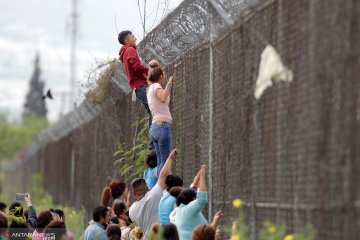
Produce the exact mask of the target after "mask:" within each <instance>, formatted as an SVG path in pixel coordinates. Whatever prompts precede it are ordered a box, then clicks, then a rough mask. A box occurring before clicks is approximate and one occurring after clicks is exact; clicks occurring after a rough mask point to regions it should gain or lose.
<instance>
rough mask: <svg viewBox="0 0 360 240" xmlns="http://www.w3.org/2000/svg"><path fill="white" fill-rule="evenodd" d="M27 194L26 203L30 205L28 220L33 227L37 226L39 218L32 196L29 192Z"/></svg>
mask: <svg viewBox="0 0 360 240" xmlns="http://www.w3.org/2000/svg"><path fill="white" fill-rule="evenodd" d="M26 194H27V196H26V197H25V199H24V200H25V202H26V205H27V206H28V219H27V222H28V223H29V224H30V225H31V227H32V228H35V227H36V226H37V218H36V211H35V208H34V207H33V206H32V202H31V196H30V194H29V193H26Z"/></svg>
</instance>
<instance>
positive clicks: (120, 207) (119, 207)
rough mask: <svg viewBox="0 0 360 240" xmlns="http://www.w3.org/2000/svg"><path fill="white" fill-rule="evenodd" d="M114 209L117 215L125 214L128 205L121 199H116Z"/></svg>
mask: <svg viewBox="0 0 360 240" xmlns="http://www.w3.org/2000/svg"><path fill="white" fill-rule="evenodd" d="M113 209H114V212H115V214H116V216H117V217H119V216H120V215H122V214H124V213H125V212H126V206H125V204H124V203H123V202H122V201H120V200H119V199H117V200H115V201H114V204H113Z"/></svg>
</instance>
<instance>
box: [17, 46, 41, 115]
mask: <svg viewBox="0 0 360 240" xmlns="http://www.w3.org/2000/svg"><path fill="white" fill-rule="evenodd" d="M40 75H41V69H40V56H39V53H37V54H36V56H35V61H34V73H33V75H32V76H31V80H30V85H29V86H30V87H29V91H28V93H27V94H26V100H25V104H24V113H23V118H25V117H27V116H29V115H32V114H34V115H36V116H38V117H41V118H46V114H47V109H46V105H45V101H44V100H43V99H42V96H43V92H44V82H43V81H42V80H41V78H40Z"/></svg>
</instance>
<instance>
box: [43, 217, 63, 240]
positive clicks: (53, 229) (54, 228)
mask: <svg viewBox="0 0 360 240" xmlns="http://www.w3.org/2000/svg"><path fill="white" fill-rule="evenodd" d="M45 232H46V233H49V234H54V235H55V239H60V238H61V237H62V236H63V235H64V234H66V225H65V223H64V222H63V221H52V222H51V223H49V225H47V227H46V229H45Z"/></svg>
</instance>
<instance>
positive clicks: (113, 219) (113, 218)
mask: <svg viewBox="0 0 360 240" xmlns="http://www.w3.org/2000/svg"><path fill="white" fill-rule="evenodd" d="M110 222H111V223H113V224H119V223H120V221H119V219H118V218H117V217H112V218H111V219H110Z"/></svg>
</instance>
